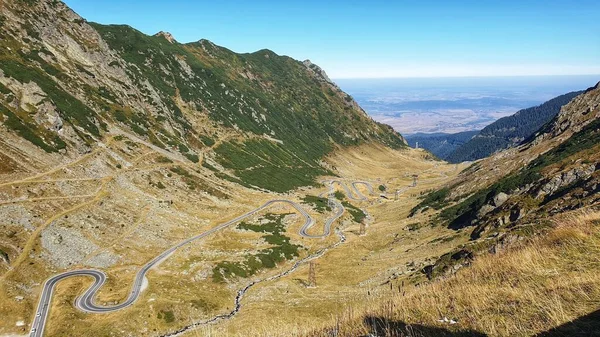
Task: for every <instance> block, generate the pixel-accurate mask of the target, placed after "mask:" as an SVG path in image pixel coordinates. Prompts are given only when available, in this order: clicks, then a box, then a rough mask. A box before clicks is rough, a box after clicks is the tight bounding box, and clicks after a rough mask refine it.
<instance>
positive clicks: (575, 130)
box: [412, 83, 600, 240]
mask: <svg viewBox="0 0 600 337" xmlns="http://www.w3.org/2000/svg"><path fill="white" fill-rule="evenodd" d="M599 139H600V83H599V84H598V85H596V86H595V87H593V88H590V89H588V90H586V91H585V92H584V93H582V94H580V95H579V96H577V97H575V98H574V99H572V100H571V101H570V102H569V103H568V104H566V105H564V106H563V107H562V109H561V110H560V113H559V114H558V115H556V116H555V117H554V118H553V119H552V120H551V121H550V122H549V123H548V124H547V125H545V126H544V128H542V129H541V130H540V131H539V132H538V133H537V134H536V136H535V137H532V138H531V139H529V140H528V141H527V142H525V143H524V144H522V145H520V146H519V147H517V148H514V149H509V150H505V151H502V152H499V153H497V154H495V155H493V156H491V157H489V158H486V159H484V160H482V161H479V162H476V163H474V164H473V165H471V166H470V167H469V168H468V169H465V170H464V171H463V172H462V173H461V174H460V175H459V177H458V179H457V180H455V181H454V182H453V183H451V184H450V185H448V186H447V187H446V188H443V189H440V190H438V191H436V192H433V193H431V194H429V195H428V196H427V197H425V198H424V200H423V201H422V202H421V204H419V205H417V206H416V207H415V208H413V211H412V214H413V215H414V214H417V213H419V212H423V211H425V210H427V209H432V208H433V209H438V210H441V212H440V213H439V215H438V216H437V218H436V221H438V222H441V223H444V224H446V225H447V226H448V227H449V228H452V229H456V230H459V229H469V228H470V229H471V238H472V239H473V240H476V239H480V238H483V239H485V238H490V237H499V238H502V237H503V236H506V235H508V233H510V232H511V231H517V230H522V229H523V227H529V228H530V230H535V229H536V228H538V227H539V226H543V225H544V221H545V220H544V219H548V218H550V217H551V216H553V215H557V214H561V213H563V212H567V211H571V210H574V209H578V208H582V207H587V206H589V205H596V204H598V202H600V193H599V192H600V156H599V153H600V152H599V150H600V142H598V140H599Z"/></svg>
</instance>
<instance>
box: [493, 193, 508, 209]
mask: <svg viewBox="0 0 600 337" xmlns="http://www.w3.org/2000/svg"><path fill="white" fill-rule="evenodd" d="M506 200H508V194H506V193H503V192H500V193H498V194H497V195H496V196H495V197H494V206H496V207H500V206H502V205H503V204H504V203H505V202H506Z"/></svg>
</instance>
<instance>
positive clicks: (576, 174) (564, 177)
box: [536, 165, 596, 198]
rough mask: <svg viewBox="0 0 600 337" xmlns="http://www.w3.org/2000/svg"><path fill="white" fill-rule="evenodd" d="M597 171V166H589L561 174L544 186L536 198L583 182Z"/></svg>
mask: <svg viewBox="0 0 600 337" xmlns="http://www.w3.org/2000/svg"><path fill="white" fill-rule="evenodd" d="M595 171H596V165H588V166H583V167H577V168H574V169H572V170H569V171H567V172H563V173H560V174H558V175H556V176H554V177H553V178H551V179H550V181H548V182H547V183H546V184H544V186H542V187H541V189H540V191H539V192H538V194H537V196H536V198H539V197H541V196H544V195H550V194H553V193H555V192H556V191H558V190H559V189H561V188H562V187H565V186H568V185H569V184H571V183H573V182H575V181H577V180H581V179H587V178H588V177H590V176H591V175H592V174H593V173H594V172H595Z"/></svg>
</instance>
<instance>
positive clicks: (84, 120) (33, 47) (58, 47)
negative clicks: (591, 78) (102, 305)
mask: <svg viewBox="0 0 600 337" xmlns="http://www.w3.org/2000/svg"><path fill="white" fill-rule="evenodd" d="M1 15H2V18H3V19H2V20H1V22H2V23H1V26H0V37H1V38H2V39H1V40H0V44H1V45H2V52H1V53H0V59H1V60H2V62H1V63H0V84H1V87H0V93H1V96H0V104H1V107H0V109H1V110H2V116H3V117H2V121H3V125H4V126H5V128H4V130H3V131H2V132H14V133H16V134H19V135H20V136H21V137H23V138H24V139H27V140H28V141H30V142H32V143H33V144H35V145H37V146H38V147H40V148H42V149H43V150H44V151H46V152H48V153H54V152H59V151H60V152H61V153H65V152H69V151H76V152H77V153H79V154H82V153H86V152H89V151H90V149H91V148H93V147H94V146H95V145H96V144H97V143H98V141H99V140H100V139H101V138H102V137H103V136H104V135H105V134H107V133H110V130H114V129H119V130H125V131H127V132H130V133H132V134H134V135H136V136H137V137H139V138H142V139H144V140H146V141H148V142H150V143H152V144H153V145H155V146H158V147H160V148H162V149H164V150H165V151H169V152H173V153H176V152H177V153H179V154H180V155H183V156H185V157H187V158H188V159H189V160H190V161H192V162H200V161H204V158H206V159H207V163H209V165H211V167H217V166H218V167H222V168H224V169H225V171H226V172H225V173H224V174H225V175H227V177H228V179H233V180H239V181H240V183H243V184H247V185H248V186H255V187H259V188H267V189H271V190H276V191H285V190H289V189H292V188H295V187H298V186H302V185H307V184H311V183H312V182H313V181H314V179H315V177H316V176H318V175H320V174H324V173H326V170H325V169H324V168H322V167H321V166H320V165H319V161H320V160H321V159H322V158H323V157H324V156H325V155H326V154H327V153H329V152H330V151H332V150H333V149H334V148H336V147H337V146H352V145H358V144H361V143H365V142H378V143H382V144H385V145H386V146H392V147H402V146H404V145H405V142H404V140H403V138H402V137H401V136H400V135H399V134H397V133H396V132H394V131H393V130H392V129H391V128H390V127H388V126H384V125H381V124H379V123H376V122H375V121H373V120H372V119H371V118H369V117H368V116H367V115H366V114H365V113H364V111H363V110H362V109H361V108H360V107H359V106H358V105H357V104H356V102H354V100H353V99H352V98H351V97H350V96H349V95H347V94H346V93H344V92H343V91H342V90H341V89H340V88H339V87H337V86H336V85H335V84H334V83H333V82H331V81H330V80H329V78H328V77H327V75H326V74H325V72H324V71H323V70H322V69H320V68H319V67H318V66H316V65H314V64H312V63H310V62H305V63H302V62H299V61H296V60H293V59H291V58H289V57H286V56H279V55H277V54H275V53H273V52H272V51H269V50H261V51H258V52H255V53H250V54H236V53H234V52H232V51H230V50H228V49H226V48H222V47H218V46H216V45H214V44H213V43H211V42H210V41H207V40H200V41H198V42H195V43H188V44H180V43H178V42H177V41H176V40H175V39H174V38H173V37H172V36H171V35H170V34H168V33H165V32H161V33H158V34H157V35H155V36H146V35H144V34H142V33H140V32H139V31H137V30H135V29H133V28H131V27H128V26H117V25H112V26H104V25H100V24H95V23H88V22H87V21H86V20H84V19H83V18H81V17H80V16H78V15H77V14H76V13H75V12H73V11H72V10H71V9H69V8H68V7H67V6H66V5H64V4H63V3H62V2H59V1H51V0H44V1H42V0H40V1H21V0H13V1H6V2H4V6H3V7H2V13H1ZM243 153H251V154H252V157H255V158H260V159H259V160H258V161H256V160H251V159H249V158H245V159H244V160H242V161H240V160H233V159H232V158H237V157H241V156H243ZM282 156H283V157H288V158H295V159H294V160H293V162H294V163H293V164H292V163H291V162H290V163H289V164H285V163H283V162H277V161H275V162H273V160H271V159H270V158H274V157H282ZM292 166H295V167H303V169H302V170H300V171H301V173H294V172H293V171H296V170H291V169H290V168H291V167H292ZM279 172H281V173H279ZM273 175H274V176H275V178H276V179H277V180H278V182H277V183H272V182H270V181H268V180H269V179H270V178H271V177H273ZM284 176H293V177H296V179H293V182H289V183H286V182H285V181H284V178H283V177H284Z"/></svg>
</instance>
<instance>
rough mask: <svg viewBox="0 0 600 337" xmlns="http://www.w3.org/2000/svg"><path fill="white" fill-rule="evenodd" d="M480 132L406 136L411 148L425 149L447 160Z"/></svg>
mask: <svg viewBox="0 0 600 337" xmlns="http://www.w3.org/2000/svg"><path fill="white" fill-rule="evenodd" d="M478 133H479V131H465V132H459V133H415V134H412V135H406V136H405V138H406V141H407V142H408V145H409V146H411V147H416V145H417V143H418V144H419V148H423V149H425V150H427V151H429V152H431V153H433V154H434V155H435V156H437V157H438V158H440V159H446V158H447V157H448V156H449V155H450V154H451V153H453V152H454V151H455V150H456V149H458V148H459V147H460V146H461V145H463V144H465V143H467V142H468V141H470V140H471V138H473V137H474V136H475V135H477V134H478Z"/></svg>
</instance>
